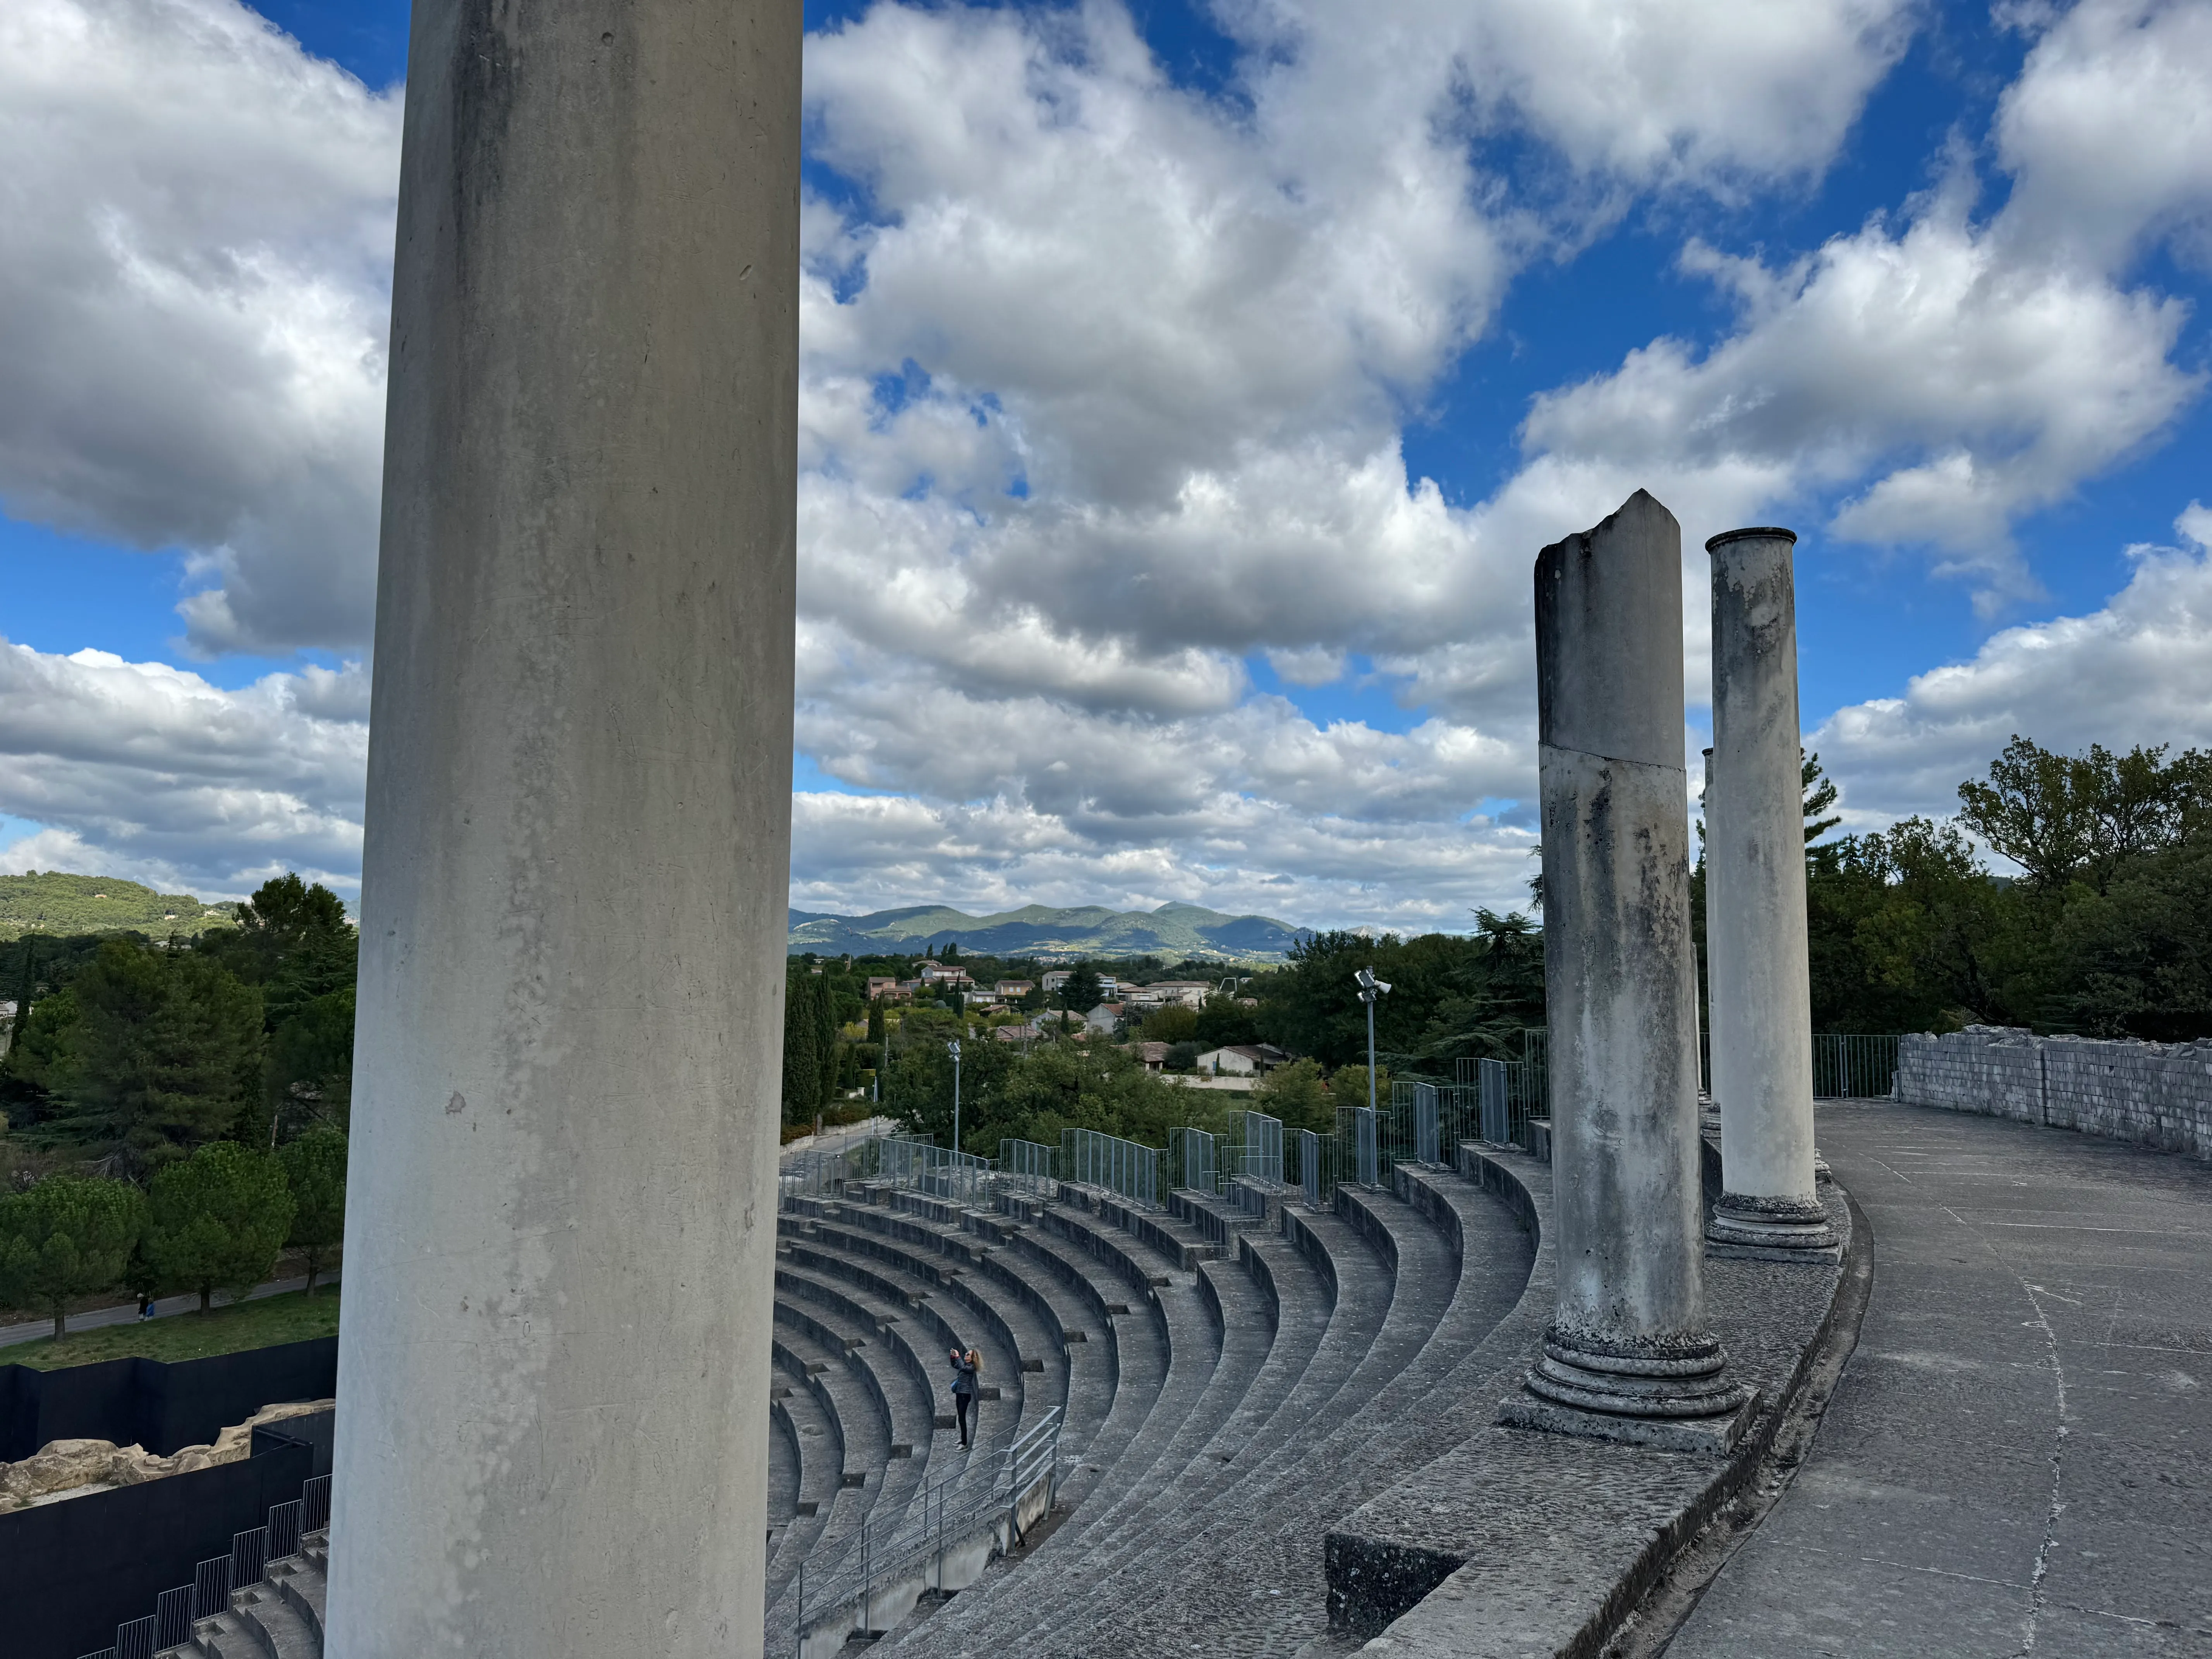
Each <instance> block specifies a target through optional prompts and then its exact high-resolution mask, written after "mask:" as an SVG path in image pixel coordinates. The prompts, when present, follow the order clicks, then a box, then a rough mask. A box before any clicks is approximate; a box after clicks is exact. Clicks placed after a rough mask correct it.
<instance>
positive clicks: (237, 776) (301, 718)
mask: <svg viewBox="0 0 2212 1659" xmlns="http://www.w3.org/2000/svg"><path fill="white" fill-rule="evenodd" d="M363 680H364V676H363V675H362V671H361V669H360V667H359V666H358V665H354V664H349V665H346V666H345V667H343V669H339V670H321V669H318V670H311V671H307V672H306V673H303V674H272V675H270V676H268V677H266V678H263V679H262V680H260V681H258V682H257V683H256V684H253V685H252V686H249V687H248V688H246V690H241V691H226V690H222V689H221V688H219V687H216V686H213V685H210V684H208V683H207V682H206V681H205V680H204V679H202V678H200V677H199V676H198V675H197V674H191V673H187V672H185V671H182V670H179V669H176V668H172V667H170V666H168V665H167V664H163V663H131V662H125V661H124V660H123V659H121V658H120V657H118V656H115V655H113V654H112V653H108V652H105V651H79V652H77V653H75V654H74V655H70V656H55V655H50V654H47V653H42V652H39V651H33V650H32V649H31V648H30V647H27V646H21V645H13V644H9V643H7V642H5V641H0V812H4V813H7V814H9V815H10V816H12V817H21V818H27V819H30V820H32V821H33V822H35V823H39V824H40V825H43V826H44V828H43V829H41V830H40V831H39V832H38V833H36V834H34V835H33V836H28V837H27V838H25V839H23V840H21V841H18V842H14V843H13V844H12V845H10V846H9V848H7V849H6V851H5V852H4V853H0V869H7V870H9V871H16V872H20V871H23V870H32V869H46V870H51V869H57V868H71V869H78V870H87V871H91V872H97V873H102V874H116V875H126V876H137V877H139V878H143V879H145V880H148V881H152V882H155V883H156V884H159V885H162V886H165V887H168V888H171V889H179V888H181V889H184V890H189V891H191V892H195V893H197V894H199V895H200V896H202V897H204V898H220V897H238V896H243V895H244V894H246V893H247V892H250V891H251V890H252V889H253V888H254V887H255V886H257V885H258V884H259V883H260V882H261V881H263V880H264V879H266V878H268V877H270V876H271V875H274V874H277V873H280V872H283V871H285V870H288V869H290V870H297V871H299V872H301V873H302V874H303V875H307V876H308V877H310V878H313V879H317V880H321V881H324V882H326V883H327V884H330V885H331V887H333V888H334V889H336V890H338V891H340V892H343V893H350V892H352V891H354V890H356V889H357V888H358V887H359V885H360V874H359V872H360V868H361V819H362V787H363V778H364V776H365V771H366V767H367V764H368V720H367V713H368V711H367V708H366V687H365V685H364V684H363Z"/></svg>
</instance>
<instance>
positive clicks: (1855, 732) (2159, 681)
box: [1806, 501, 2212, 827]
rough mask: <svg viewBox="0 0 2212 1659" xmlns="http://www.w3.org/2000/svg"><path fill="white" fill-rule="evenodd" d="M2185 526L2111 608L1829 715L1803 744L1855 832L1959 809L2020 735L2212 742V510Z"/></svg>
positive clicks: (2030, 630)
mask: <svg viewBox="0 0 2212 1659" xmlns="http://www.w3.org/2000/svg"><path fill="white" fill-rule="evenodd" d="M2175 527H2176V529H2178V530H2179V532H2181V534H2182V536H2183V538H2185V540H2187V541H2190V542H2191V543H2193V544H2194V546H2193V547H2191V548H2176V547H2153V546H2135V547H2130V549H2128V550H2127V551H2128V556H2129V558H2130V560H2132V561H2133V562H2134V565H2135V573H2134V574H2133V575H2132V576H2131V577H2130V579H2129V581H2128V585H2127V586H2125V587H2124V588H2123V589H2122V590H2121V591H2120V592H2118V593H2116V594H2114V595H2113V596H2112V599H2111V600H2110V601H2108V602H2107V603H2106V605H2105V606H2104V607H2103V608H2102V609H2100V610H2098V611H2092V612H2091V613H2089V614H2088V615H2087V616H2082V617H2057V618H2055V619H2054V620H2052V621H2050V622H2044V623H2033V624H2032V625H2030V626H2027V627H2021V628H2008V629H2005V630H2004V631H2002V633H1999V634H1997V635H1994V636H1993V637H1992V638H1991V639H1990V641H1988V642H1987V643H1986V644H1984V646H1983V647H1982V648H1981V649H1980V651H1978V653H1976V654H1975V656H1974V658H1973V659H1972V661H1969V662H1963V663H1954V664H1950V665H1947V666H1944V667H1942V668H1937V669H1933V670H1930V671H1929V672H1927V673H1925V674H1919V675H1916V676H1914V678H1913V679H1912V681H1911V684H1910V686H1909V687H1908V688H1907V689H1906V690H1905V695H1904V696H1901V697H1886V698H1881V699H1877V700H1875V701H1874V702H1864V703H1859V704H1856V705H1854V706H1852V707H1850V708H1840V709H1838V710H1837V711H1836V712H1835V713H1834V714H1831V715H1830V716H1829V717H1828V718H1827V720H1825V721H1824V722H1822V724H1821V726H1820V729H1819V730H1818V731H1816V732H1814V733H1813V734H1812V735H1811V736H1810V737H1809V738H1807V739H1806V742H1807V744H1808V746H1809V747H1811V748H1814V749H1816V750H1819V751H1820V758H1821V761H1822V763H1823V764H1824V765H1825V766H1826V768H1827V769H1828V770H1829V772H1830V773H1831V774H1832V775H1834V776H1836V777H1838V778H1839V779H1842V780H1844V781H1845V782H1844V806H1845V807H1846V808H1847V809H1849V811H1850V815H1851V821H1852V823H1853V825H1854V827H1859V826H1869V825H1875V824H1879V823H1884V822H1887V820H1888V819H1890V818H1893V817H1903V816H1905V815H1906V814H1908V813H1912V812H1924V813H1933V814H1944V813H1949V812H1954V811H1957V810H1958V786H1959V784H1960V781H1963V780H1965V779H1967V778H1971V777H1978V776H1980V775H1982V774H1983V773H1984V771H1985V770H1986V769H1987V768H1988V766H1989V763H1990V761H1991V760H1993V759H1995V758H1996V755H1997V753H1998V751H1999V750H2002V748H2003V747H2004V745H2005V744H2007V743H2008V742H2009V741H2010V740H2011V738H2012V737H2013V735H2014V734H2015V732H2017V733H2019V734H2020V735H2021V736H2023V737H2027V738H2033V740H2034V741H2035V742H2037V743H2039V744H2042V745H2043V746H2044V747H2045V748H2046V749H2054V750H2062V751H2063V752H2067V753H2073V754H2079V753H2081V751H2082V750H2085V749H2087V747H2088V745H2089V744H2092V743H2101V744H2104V745H2105V746H2106V748H2108V749H2112V748H2117V749H2122V750H2125V749H2130V748H2132V747H2134V746H2135V745H2136V744H2161V743H2163V744H2174V745H2176V746H2178V747H2182V748H2190V747H2195V748H2212V511H2208V510H2207V509H2206V508H2205V507H2203V506H2201V505H2200V504H2198V503H2197V502H2194V501H2192V502H2191V503H2190V505H2189V507H2188V509H2187V510H2186V511H2185V512H2184V513H2182V514H2181V516H2180V517H2179V519H2178V520H2175Z"/></svg>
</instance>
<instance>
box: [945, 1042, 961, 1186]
mask: <svg viewBox="0 0 2212 1659" xmlns="http://www.w3.org/2000/svg"><path fill="white" fill-rule="evenodd" d="M945 1047H946V1048H950V1049H951V1051H952V1155H953V1160H954V1162H956V1163H957V1162H958V1161H959V1156H960V1042H959V1039H958V1038H957V1037H956V1038H954V1039H953V1040H952V1041H951V1042H948V1043H946V1044H945Z"/></svg>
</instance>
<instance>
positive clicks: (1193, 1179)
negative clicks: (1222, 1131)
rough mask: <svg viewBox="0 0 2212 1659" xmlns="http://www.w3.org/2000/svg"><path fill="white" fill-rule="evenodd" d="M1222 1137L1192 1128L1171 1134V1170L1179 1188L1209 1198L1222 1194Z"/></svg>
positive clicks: (1172, 1178)
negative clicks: (1202, 1194) (1220, 1192)
mask: <svg viewBox="0 0 2212 1659" xmlns="http://www.w3.org/2000/svg"><path fill="white" fill-rule="evenodd" d="M1221 1140H1222V1138H1221V1137H1220V1136H1219V1135H1217V1134H1214V1133H1211V1132H1210V1131H1208V1130H1205V1129H1194V1128H1191V1127H1188V1126H1184V1127H1179V1128H1173V1129H1170V1130H1169V1131H1168V1170H1169V1175H1170V1179H1171V1180H1173V1182H1175V1184H1176V1186H1178V1187H1181V1188H1183V1189H1184V1190H1186V1191H1188V1192H1194V1193H1205V1194H1208V1195H1209V1196H1210V1195H1212V1194H1217V1193H1218V1192H1219V1191H1220V1190H1221V1166H1222V1163H1223V1158H1222V1156H1221Z"/></svg>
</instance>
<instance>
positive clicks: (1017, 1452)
mask: <svg viewBox="0 0 2212 1659" xmlns="http://www.w3.org/2000/svg"><path fill="white" fill-rule="evenodd" d="M1061 1421H1062V1419H1061V1410H1060V1407H1058V1406H1054V1407H1052V1408H1051V1409H1050V1410H1048V1411H1047V1412H1046V1413H1045V1414H1044V1415H1043V1416H1042V1418H1041V1419H1038V1420H1037V1421H1036V1423H1034V1424H1032V1425H1030V1427H1029V1428H1028V1429H1026V1430H1024V1431H1023V1432H1022V1433H1021V1435H1020V1436H1018V1437H1017V1438H1016V1439H1015V1440H1014V1442H1013V1443H1012V1445H1009V1446H1007V1447H1006V1449H1004V1450H1003V1451H1001V1452H1000V1454H999V1457H998V1462H997V1467H996V1468H995V1469H994V1472H993V1478H992V1480H990V1482H989V1483H988V1484H987V1485H982V1484H980V1483H978V1482H976V1481H975V1480H974V1479H973V1475H972V1472H971V1471H966V1470H963V1472H962V1473H961V1474H954V1475H948V1476H946V1477H945V1479H944V1480H939V1481H937V1482H935V1483H934V1484H933V1485H930V1486H924V1487H923V1488H922V1490H921V1492H918V1493H916V1494H915V1498H914V1500H913V1501H912V1502H910V1503H908V1505H907V1506H906V1508H905V1509H904V1510H902V1512H901V1513H900V1515H899V1516H898V1517H897V1518H896V1520H895V1521H894V1522H891V1523H890V1525H889V1526H884V1525H882V1524H880V1523H879V1522H878V1521H877V1518H876V1517H875V1516H866V1517H863V1519H862V1520H861V1522H860V1526H859V1527H857V1528H855V1529H854V1531H853V1533H852V1534H850V1535H849V1536H848V1538H847V1539H846V1541H845V1545H844V1549H843V1553H842V1555H841V1556H840V1558H839V1559H838V1561H837V1563H836V1565H834V1566H832V1567H831V1568H830V1569H829V1572H828V1574H827V1575H826V1580H825V1582H824V1583H822V1584H818V1585H816V1586H812V1587H809V1586H808V1585H807V1584H806V1583H805V1581H804V1580H803V1579H802V1580H801V1582H800V1584H799V1591H798V1602H799V1618H798V1626H799V1628H798V1635H799V1642H800V1644H801V1645H802V1646H803V1645H804V1644H805V1638H806V1633H807V1631H808V1629H809V1627H810V1626H809V1620H810V1619H812V1620H816V1621H818V1620H821V1619H823V1618H826V1617H828V1616H829V1615H830V1614H832V1613H836V1610H837V1609H838V1608H840V1607H845V1606H847V1605H848V1604H849V1603H851V1602H852V1601H854V1599H855V1598H857V1599H858V1600H859V1601H860V1603H861V1607H862V1614H861V1617H862V1622H863V1623H866V1609H867V1603H868V1601H869V1599H870V1598H871V1597H872V1595H873V1594H874V1591H875V1587H876V1585H877V1584H878V1583H879V1582H882V1581H885V1580H889V1579H894V1578H896V1577H899V1576H900V1575H902V1574H903V1573H905V1572H907V1571H908V1570H910V1569H911V1568H912V1567H913V1566H914V1565H915V1564H916V1563H917V1562H921V1561H926V1560H927V1559H929V1557H930V1556H931V1555H933V1554H934V1553H937V1552H938V1551H939V1550H941V1549H943V1548H944V1547H945V1542H946V1541H947V1540H948V1539H950V1540H951V1541H954V1542H956V1543H957V1542H958V1541H960V1539H961V1538H962V1536H963V1534H965V1532H966V1531H967V1530H968V1529H969V1528H973V1527H974V1526H975V1525H976V1524H977V1523H978V1522H982V1521H984V1520H986V1519H993V1518H995V1517H996V1516H998V1515H999V1513H1000V1511H1001V1510H1009V1509H1011V1508H1012V1507H1014V1506H1016V1505H1018V1503H1019V1500H1020V1498H1021V1495H1022V1494H1023V1493H1024V1492H1028V1491H1029V1490H1030V1488H1031V1487H1033V1486H1035V1485H1036V1481H1037V1480H1038V1479H1039V1477H1040V1476H1042V1478H1044V1479H1045V1480H1047V1481H1048V1483H1051V1484H1057V1480H1058V1470H1059V1462H1060V1426H1061ZM1046 1507H1047V1508H1048V1509H1049V1508H1050V1504H1049V1502H1048V1504H1047V1505H1046Z"/></svg>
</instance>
